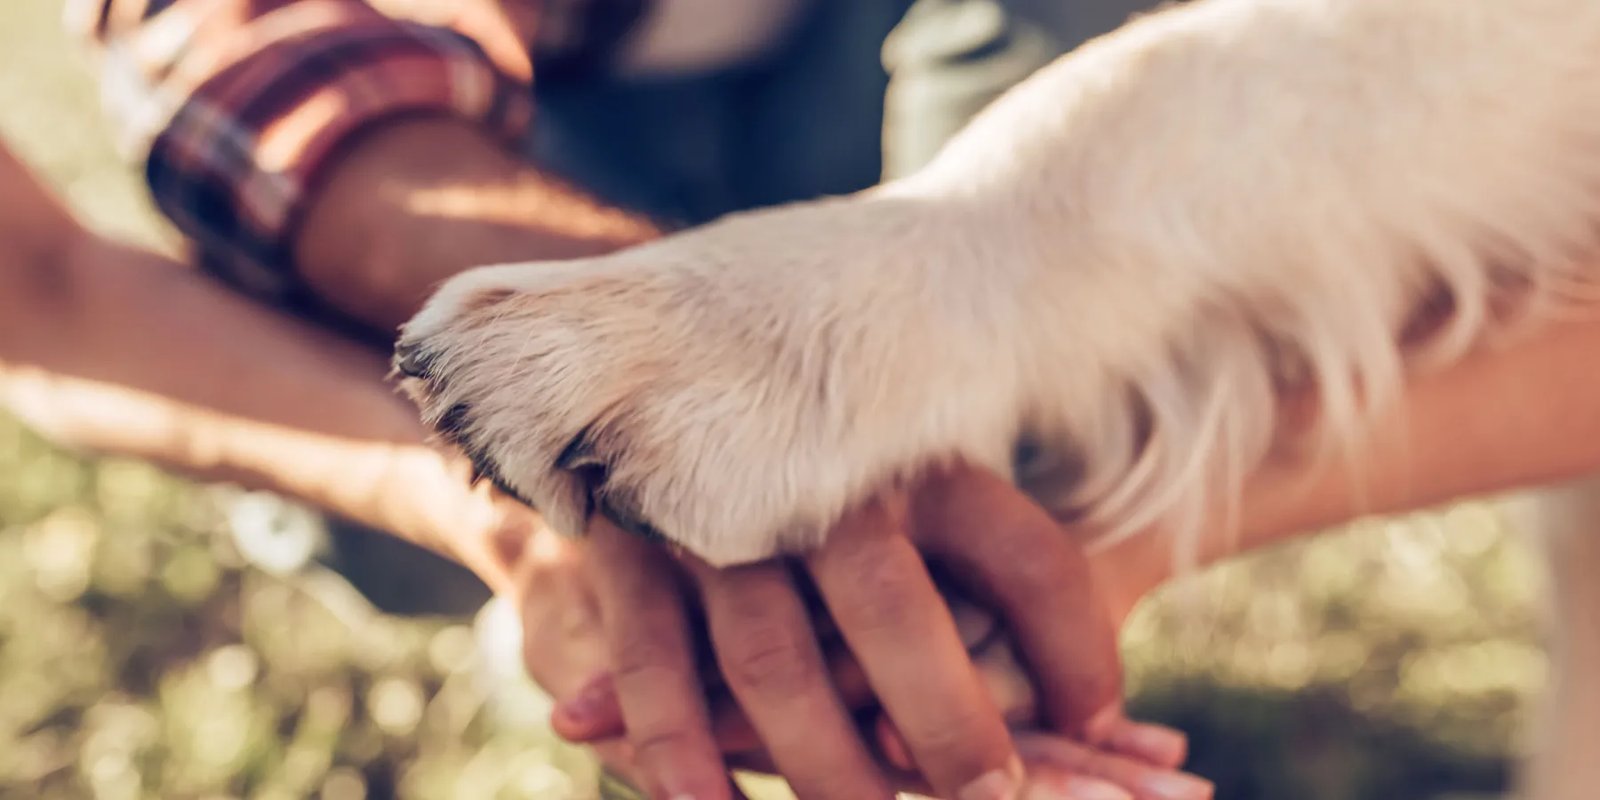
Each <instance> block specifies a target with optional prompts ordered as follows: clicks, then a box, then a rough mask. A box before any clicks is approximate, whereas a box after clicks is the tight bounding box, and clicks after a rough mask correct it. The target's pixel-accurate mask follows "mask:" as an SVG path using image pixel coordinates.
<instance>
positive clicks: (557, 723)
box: [550, 672, 628, 744]
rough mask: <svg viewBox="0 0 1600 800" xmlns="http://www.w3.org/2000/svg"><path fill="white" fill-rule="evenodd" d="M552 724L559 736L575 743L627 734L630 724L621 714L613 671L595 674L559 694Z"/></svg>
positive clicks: (551, 714) (553, 710) (551, 715)
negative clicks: (574, 689) (568, 692)
mask: <svg viewBox="0 0 1600 800" xmlns="http://www.w3.org/2000/svg"><path fill="white" fill-rule="evenodd" d="M550 727H551V729H552V730H554V731H555V733H556V735H557V736H560V737H561V738H563V739H565V740H567V741H569V742H572V743H573V744H585V743H589V742H596V741H601V740H604V739H612V738H615V737H618V736H622V735H625V734H626V733H627V730H628V727H627V724H626V723H625V722H624V721H623V718H622V704H621V703H620V702H618V700H617V688H616V683H615V681H614V680H613V679H612V676H611V673H609V672H602V673H600V674H598V675H595V676H594V677H591V678H590V679H589V680H588V681H585V682H584V684H583V686H581V687H580V688H579V689H578V691H577V692H575V693H573V694H572V695H571V696H568V697H564V698H557V699H556V703H555V707H554V708H552V709H551V710H550Z"/></svg>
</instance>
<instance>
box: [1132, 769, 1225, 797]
mask: <svg viewBox="0 0 1600 800" xmlns="http://www.w3.org/2000/svg"><path fill="white" fill-rule="evenodd" d="M1139 786H1140V787H1141V788H1143V789H1144V790H1145V792H1147V793H1149V794H1150V795H1151V796H1153V797H1159V798H1161V800H1210V797H1211V794H1212V792H1214V791H1215V789H1214V788H1213V787H1212V785H1211V782H1210V781H1208V780H1205V779H1203V778H1196V777H1194V776H1193V775H1184V774H1183V773H1180V772H1166V773H1158V774H1155V775H1148V776H1146V777H1145V778H1144V779H1143V780H1141V781H1139Z"/></svg>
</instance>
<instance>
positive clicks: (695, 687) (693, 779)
mask: <svg viewBox="0 0 1600 800" xmlns="http://www.w3.org/2000/svg"><path fill="white" fill-rule="evenodd" d="M589 535H590V538H591V540H592V546H593V547H594V553H593V556H594V557H593V558H591V559H590V560H589V562H588V563H589V564H592V565H594V568H593V570H592V571H593V573H594V575H593V578H594V584H595V593H596V596H597V599H598V601H599V605H600V617H601V620H602V621H603V623H604V625H603V627H604V628H605V633H606V639H607V642H608V644H609V645H610V649H611V657H612V667H613V670H614V671H613V682H614V685H615V690H616V696H617V701H618V703H619V705H620V706H621V709H622V716H623V719H624V720H625V721H626V724H627V731H628V740H629V742H630V743H631V744H632V745H633V750H634V759H635V762H636V763H637V764H638V765H639V771H640V772H641V773H642V774H643V775H644V776H645V777H646V780H647V781H648V782H649V783H650V793H651V796H653V797H659V798H671V799H672V800H680V798H683V799H687V798H693V799H694V800H727V799H728V798H729V797H730V794H729V791H728V777H727V774H728V773H727V769H726V767H725V766H724V764H723V762H722V758H721V756H720V755H719V754H718V752H717V746H716V742H714V741H713V740H712V738H711V722H710V719H709V718H708V717H707V714H706V707H705V703H704V701H703V700H702V693H701V691H700V679H699V676H698V673H697V672H696V670H695V666H694V655H693V654H694V649H693V646H692V645H691V644H690V635H689V627H688V620H687V618H686V616H685V613H684V607H683V598H682V590H681V587H680V586H679V585H678V582H677V581H676V580H675V576H676V572H675V570H676V567H675V566H674V565H672V563H671V562H670V561H667V560H665V558H664V557H663V556H662V555H661V554H660V553H659V552H657V551H656V550H655V549H654V547H653V546H652V545H650V544H649V543H648V542H645V541H644V540H642V539H640V538H638V537H636V536H633V535H632V534H628V533H624V532H623V531H621V530H620V529H618V528H617V527H616V526H614V525H612V524H611V523H610V522H609V521H606V520H604V519H600V518H596V520H595V521H594V523H593V524H592V525H591V526H590V534H589Z"/></svg>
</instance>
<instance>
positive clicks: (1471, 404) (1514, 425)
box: [1095, 314, 1600, 610]
mask: <svg viewBox="0 0 1600 800" xmlns="http://www.w3.org/2000/svg"><path fill="white" fill-rule="evenodd" d="M1597 357H1600V318H1595V317H1594V315H1592V314H1591V315H1589V316H1588V317H1587V318H1576V319H1570V320H1567V321H1563V322H1560V323H1557V324H1553V325H1550V326H1548V327H1545V328H1543V329H1541V330H1540V331H1538V332H1537V333H1536V334H1534V335H1532V336H1529V337H1527V338H1525V339H1521V340H1518V341H1517V342H1515V343H1514V344H1510V345H1508V346H1506V347H1503V348H1499V349H1495V350H1491V351H1486V352H1482V353H1479V354H1477V355H1475V356H1472V357H1470V358H1468V359H1467V360H1465V361H1463V362H1462V363H1460V364H1457V365H1455V366H1453V367H1451V368H1450V369H1449V370H1447V371H1444V372H1441V373H1438V374H1434V375H1427V376H1423V377H1419V378H1417V379H1415V380H1413V381H1412V382H1411V384H1410V385H1409V386H1408V389H1407V391H1406V395H1405V397H1404V398H1403V402H1402V403H1401V404H1400V406H1399V407H1398V408H1396V409H1394V410H1393V411H1392V412H1391V413H1389V414H1387V415H1385V416H1384V417H1383V418H1382V419H1381V420H1380V421H1379V422H1378V423H1377V424H1376V425H1375V426H1374V427H1373V429H1372V431H1371V433H1370V435H1369V436H1368V438H1367V440H1366V441H1367V448H1366V449H1365V450H1364V451H1362V452H1361V453H1359V457H1358V459H1357V462H1356V463H1355V465H1354V469H1345V468H1344V465H1343V464H1341V463H1340V462H1338V461H1333V462H1330V463H1328V464H1326V465H1323V466H1321V467H1320V468H1313V467H1312V466H1311V465H1310V464H1307V463H1305V462H1304V461H1300V460H1295V459H1287V458H1286V459H1280V460H1278V461H1274V462H1269V463H1268V464H1267V465H1266V466H1264V467H1263V468H1262V469H1261V470H1260V471H1258V472H1257V474H1256V475H1255V476H1254V477H1253V478H1252V479H1251V481H1250V482H1249V484H1248V485H1247V486H1246V489H1245V499H1244V507H1243V510H1242V511H1243V513H1242V515H1241V520H1242V527H1241V528H1240V530H1239V531H1238V535H1237V536H1234V535H1230V534H1228V533H1227V532H1225V531H1221V530H1217V531H1214V532H1213V533H1212V534H1211V535H1210V536H1209V538H1208V540H1207V543H1206V544H1207V547H1206V549H1205V552H1204V553H1203V554H1202V560H1203V561H1215V560H1220V559H1222V558H1226V557H1228V556H1231V555H1235V554H1238V553H1241V552H1246V551H1249V550H1253V549H1256V548H1260V547H1266V546H1270V545H1273V544H1277V543H1279V542H1282V541H1285V540H1287V539H1290V538H1293V537H1295V536H1298V535H1301V534H1304V533H1308V532H1312V531H1315V530H1317V529H1320V528H1324V527H1327V526H1331V525H1336V524H1339V523H1343V522H1348V521H1350V520H1353V519H1355V518H1357V517H1361V516H1366V515H1378V514H1394V513H1403V512H1406V511H1414V510H1418V509H1421V508H1425V507H1428V506H1432V505H1436V504H1439V503H1443V502H1447V501H1450V500H1455V499H1460V498H1464V497H1470V496H1475V495H1483V494H1490V493H1497V492H1505V491H1512V490H1516V489H1523V488H1529V487H1533V486H1538V485H1543V484H1547V483H1553V482H1558V481H1563V480H1568V479H1572V478H1576V477H1580V476H1583V475H1586V474H1589V473H1593V472H1595V471H1597V470H1600V370H1596V369H1594V363H1595V359H1596V358H1597ZM1167 546H1168V540H1167V539H1166V538H1165V537H1162V536H1138V537H1133V538H1131V539H1129V540H1127V541H1125V542H1123V543H1121V544H1119V545H1117V546H1116V547H1114V548H1112V549H1110V550H1108V551H1106V552H1103V553H1099V554H1097V555H1096V556H1095V560H1096V561H1097V562H1098V563H1100V564H1102V565H1104V566H1105V567H1106V574H1107V575H1108V576H1110V580H1112V581H1113V582H1114V583H1115V584H1116V586H1115V587H1114V591H1113V594H1114V595H1116V596H1117V597H1118V598H1119V599H1120V602H1119V605H1122V606H1124V607H1125V608H1131V606H1132V604H1133V603H1134V602H1136V601H1137V599H1138V598H1139V597H1140V596H1142V595H1143V594H1144V593H1145V592H1147V591H1149V590H1150V589H1151V588H1153V587H1155V586H1156V585H1159V584H1160V583H1161V582H1162V581H1164V580H1166V579H1167V578H1168V577H1170V576H1171V568H1172V559H1171V557H1170V555H1168V552H1167ZM1125 608H1124V610H1125Z"/></svg>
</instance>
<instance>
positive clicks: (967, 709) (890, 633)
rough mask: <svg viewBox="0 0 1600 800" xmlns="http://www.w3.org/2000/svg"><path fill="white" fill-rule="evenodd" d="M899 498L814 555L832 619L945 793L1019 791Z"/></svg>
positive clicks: (1010, 759) (861, 517) (997, 727)
mask: <svg viewBox="0 0 1600 800" xmlns="http://www.w3.org/2000/svg"><path fill="white" fill-rule="evenodd" d="M903 522H904V505H903V500H902V499H891V500H888V501H878V502H874V503H872V504H870V505H868V506H867V507H865V508H863V509H861V510H859V511H857V512H855V513H852V514H850V515H849V516H847V517H846V518H845V520H844V521H842V522H841V523H840V524H839V526H838V527H837V528H835V530H834V532H833V533H832V535H831V536H830V538H829V540H828V542H827V543H825V544H824V545H823V546H822V548H821V549H819V550H818V551H816V552H815V553H813V554H811V555H810V556H809V557H808V558H807V562H808V564H809V567H810V569H811V574H812V577H813V579H814V580H815V582H816V584H817V587H818V589H819V590H820V592H821V594H822V596H823V598H824V600H825V602H826V603H827V606H828V609H829V611H830V612H832V614H833V618H834V621H835V623H837V625H838V626H839V630H840V632H841V634H842V635H843V637H844V640H845V642H846V643H847V644H848V645H849V646H850V649H851V651H852V652H854V653H855V656H856V658H857V659H858V660H859V661H860V662H861V667H862V669H863V670H864V671H865V673H866V675H867V677H868V678H869V679H870V681H871V684H872V686H873V688H874V689H876V690H877V694H878V698H879V700H880V702H882V704H883V706H884V708H885V710H886V711H887V712H888V713H889V716H890V717H891V718H892V719H893V720H894V721H895V723H896V725H897V726H898V727H899V729H900V731H901V732H902V733H903V734H904V735H905V740H906V744H907V746H908V748H909V749H910V751H911V753H912V754H913V755H914V757H915V760H916V763H917V765H918V767H919V768H920V769H921V771H922V773H923V774H924V775H925V776H926V777H927V779H928V781H929V782H930V783H931V784H932V785H933V787H934V788H935V789H937V790H938V792H939V793H940V794H941V795H943V796H947V797H954V798H959V800H980V799H981V800H988V798H1002V797H1012V796H1014V795H1015V793H1016V791H1017V789H1018V788H1019V785H1020V777H1021V776H1020V773H1021V764H1020V763H1019V762H1018V761H1017V758H1016V755H1015V754H1014V753H1013V751H1012V748H1011V738H1010V733H1009V732H1008V731H1007V730H1006V727H1005V723H1004V722H1003V721H1002V720H1001V718H1000V714H999V712H998V711H997V710H996V709H995V707H994V703H993V702H992V701H991V700H990V698H989V695H988V692H987V691H986V690H985V689H984V687H983V685H982V683H981V682H980V681H979V678H978V675H977V672H976V670H975V669H974V668H973V666H972V662H971V661H970V660H969V659H968V657H967V652H966V648H965V647H964V646H963V645H962V643H961V638H960V636H959V635H958V634H957V632H956V628H955V623H954V621H953V620H952V619H951V616H950V612H949V610H948V608H946V606H945V603H944V600H943V598H941V597H940V596H939V593H938V591H937V590H936V589H935V588H934V586H933V582H932V580H931V579H930V578H929V577H928V572H927V569H926V567H925V566H924V565H923V563H922V558H921V557H920V556H919V555H918V554H917V551H916V550H915V549H914V548H913V547H912V544H911V541H910V540H909V539H907V538H906V537H905V535H904V534H903V529H902V525H903Z"/></svg>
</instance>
